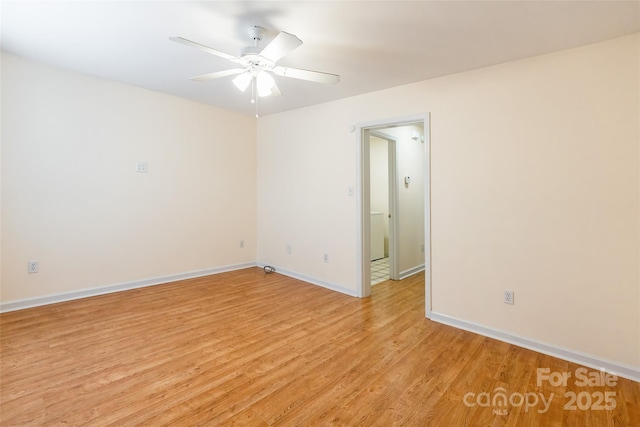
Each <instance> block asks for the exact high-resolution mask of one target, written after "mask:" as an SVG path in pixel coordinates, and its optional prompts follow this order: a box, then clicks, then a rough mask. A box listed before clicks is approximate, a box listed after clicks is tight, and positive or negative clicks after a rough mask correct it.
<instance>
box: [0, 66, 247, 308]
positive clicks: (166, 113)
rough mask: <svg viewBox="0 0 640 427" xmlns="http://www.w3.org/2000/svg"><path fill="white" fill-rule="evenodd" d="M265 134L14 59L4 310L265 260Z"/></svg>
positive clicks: (6, 168)
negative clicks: (35, 269)
mask: <svg viewBox="0 0 640 427" xmlns="http://www.w3.org/2000/svg"><path fill="white" fill-rule="evenodd" d="M255 132H256V128H255V119H253V118H252V117H246V116H241V115H238V114H235V113H231V112H226V111H223V110H219V109H215V108H211V107H209V106H205V105H202V104H198V103H194V102H190V101H186V100H183V99H179V98H175V97H170V96H167V95H163V94H159V93H154V92H150V91H147V90H142V89H138V88H134V87H131V86H125V85H121V84H117V83H113V82H109V81H105V80H100V79H97V78H92V77H88V76H83V75H80V74H76V73H72V72H68V71H64V70H60V69H56V68H51V67H47V66H44V65H40V64H36V63H33V62H29V61H26V60H24V59H20V58H17V57H15V56H12V55H8V54H3V55H2V285H1V290H2V292H1V298H2V301H3V302H6V301H13V300H18V299H22V298H29V297H35V296H43V295H49V294H56V293H62V292H70V291H76V290H81V289H87V288H94V287H100V286H105V285H112V284H118V283H123V282H129V281H136V280H140V279H149V278H153V277H159V276H166V275H173V274H178V273H185V272H190V271H196V270H200V269H209V268H215V267H220V266H228V265H235V264H238V263H244V262H255V256H256V249H255V248H256V246H255V240H256V236H255V233H256V231H255V229H256V226H255V218H256V151H255V140H256V136H255ZM138 161H146V162H148V168H149V172H148V173H147V174H140V173H136V171H135V168H136V164H137V162H138ZM241 239H244V240H245V248H244V249H240V248H239V241H240V240H241ZM28 260H37V261H38V262H39V266H40V272H39V273H37V274H27V261H28Z"/></svg>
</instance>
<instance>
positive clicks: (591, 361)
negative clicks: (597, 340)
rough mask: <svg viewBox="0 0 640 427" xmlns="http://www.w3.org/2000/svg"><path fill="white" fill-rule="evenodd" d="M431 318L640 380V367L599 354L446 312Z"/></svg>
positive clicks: (432, 315)
mask: <svg viewBox="0 0 640 427" xmlns="http://www.w3.org/2000/svg"><path fill="white" fill-rule="evenodd" d="M431 320H433V321H434V322H438V323H442V324H444V325H448V326H453V327H454V328H458V329H464V330H465V331H469V332H473V333H476V334H479V335H483V336H485V337H490V338H495V339H497V340H500V341H504V342H507V343H509V344H513V345H517V346H518V347H523V348H526V349H529V350H533V351H537V352H538V353H543V354H547V355H549V356H553V357H557V358H559V359H562V360H566V361H569V362H573V363H577V364H580V365H584V366H587V367H589V368H593V369H597V370H601V371H606V372H609V373H612V374H615V375H617V376H619V377H623V378H627V379H630V380H632V381H636V382H640V367H634V366H629V365H624V364H622V363H618V362H614V361H611V360H606V359H602V358H600V357H598V356H594V355H590V354H586V353H582V352H579V351H575V350H570V349H567V348H563V347H558V346H556V345H553V344H546V343H542V342H539V341H536V340H532V339H529V338H525V337H522V336H519V335H516V334H511V333H509V332H504V331H499V330H497V329H493V328H489V327H486V326H482V325H478V324H476V323H473V322H467V321H466V320H461V319H457V318H455V317H451V316H447V315H446V314H440V313H436V312H431Z"/></svg>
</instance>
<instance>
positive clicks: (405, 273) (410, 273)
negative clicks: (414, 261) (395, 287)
mask: <svg viewBox="0 0 640 427" xmlns="http://www.w3.org/2000/svg"><path fill="white" fill-rule="evenodd" d="M421 271H424V264H422V265H419V266H417V267H413V268H410V269H408V270H405V271H401V272H400V280H402V279H406V278H407V277H409V276H413V275H414V274H416V273H420V272H421Z"/></svg>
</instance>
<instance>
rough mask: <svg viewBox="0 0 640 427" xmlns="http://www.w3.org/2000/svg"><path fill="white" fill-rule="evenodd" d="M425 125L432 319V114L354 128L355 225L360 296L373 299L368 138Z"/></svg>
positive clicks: (428, 286) (428, 302) (427, 262)
mask: <svg viewBox="0 0 640 427" xmlns="http://www.w3.org/2000/svg"><path fill="white" fill-rule="evenodd" d="M416 122H422V124H423V127H424V167H425V174H424V180H425V182H424V234H425V235H424V258H425V259H424V265H425V275H424V281H425V283H424V286H425V316H426V317H427V318H431V307H432V300H431V137H430V134H431V123H430V114H429V113H424V114H418V115H414V116H405V117H397V118H390V119H381V120H374V121H370V122H362V123H358V124H357V125H356V126H355V128H356V129H355V133H356V138H357V144H356V147H357V148H356V151H357V153H356V154H357V156H356V157H357V165H356V172H357V173H356V195H357V198H356V199H357V200H356V222H357V227H356V230H357V239H356V241H357V246H358V247H357V265H358V269H357V286H358V289H357V292H358V296H359V297H361V298H365V297H368V296H370V295H371V246H370V244H371V242H370V240H371V239H370V227H371V224H370V223H371V221H370V216H371V215H370V206H371V200H370V188H371V186H370V175H369V174H370V170H369V144H368V137H369V135H370V134H371V133H372V132H374V133H375V131H376V129H383V128H389V127H395V126H404V125H408V124H412V123H416Z"/></svg>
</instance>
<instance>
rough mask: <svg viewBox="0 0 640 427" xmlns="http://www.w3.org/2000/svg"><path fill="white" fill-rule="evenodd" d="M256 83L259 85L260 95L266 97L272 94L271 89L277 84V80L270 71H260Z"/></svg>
mask: <svg viewBox="0 0 640 427" xmlns="http://www.w3.org/2000/svg"><path fill="white" fill-rule="evenodd" d="M256 85H257V86H258V96H260V97H265V96H269V95H271V89H273V87H274V86H275V85H276V82H275V80H273V77H271V76H270V75H269V73H267V72H265V71H260V72H259V73H258V75H257V76H256Z"/></svg>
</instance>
